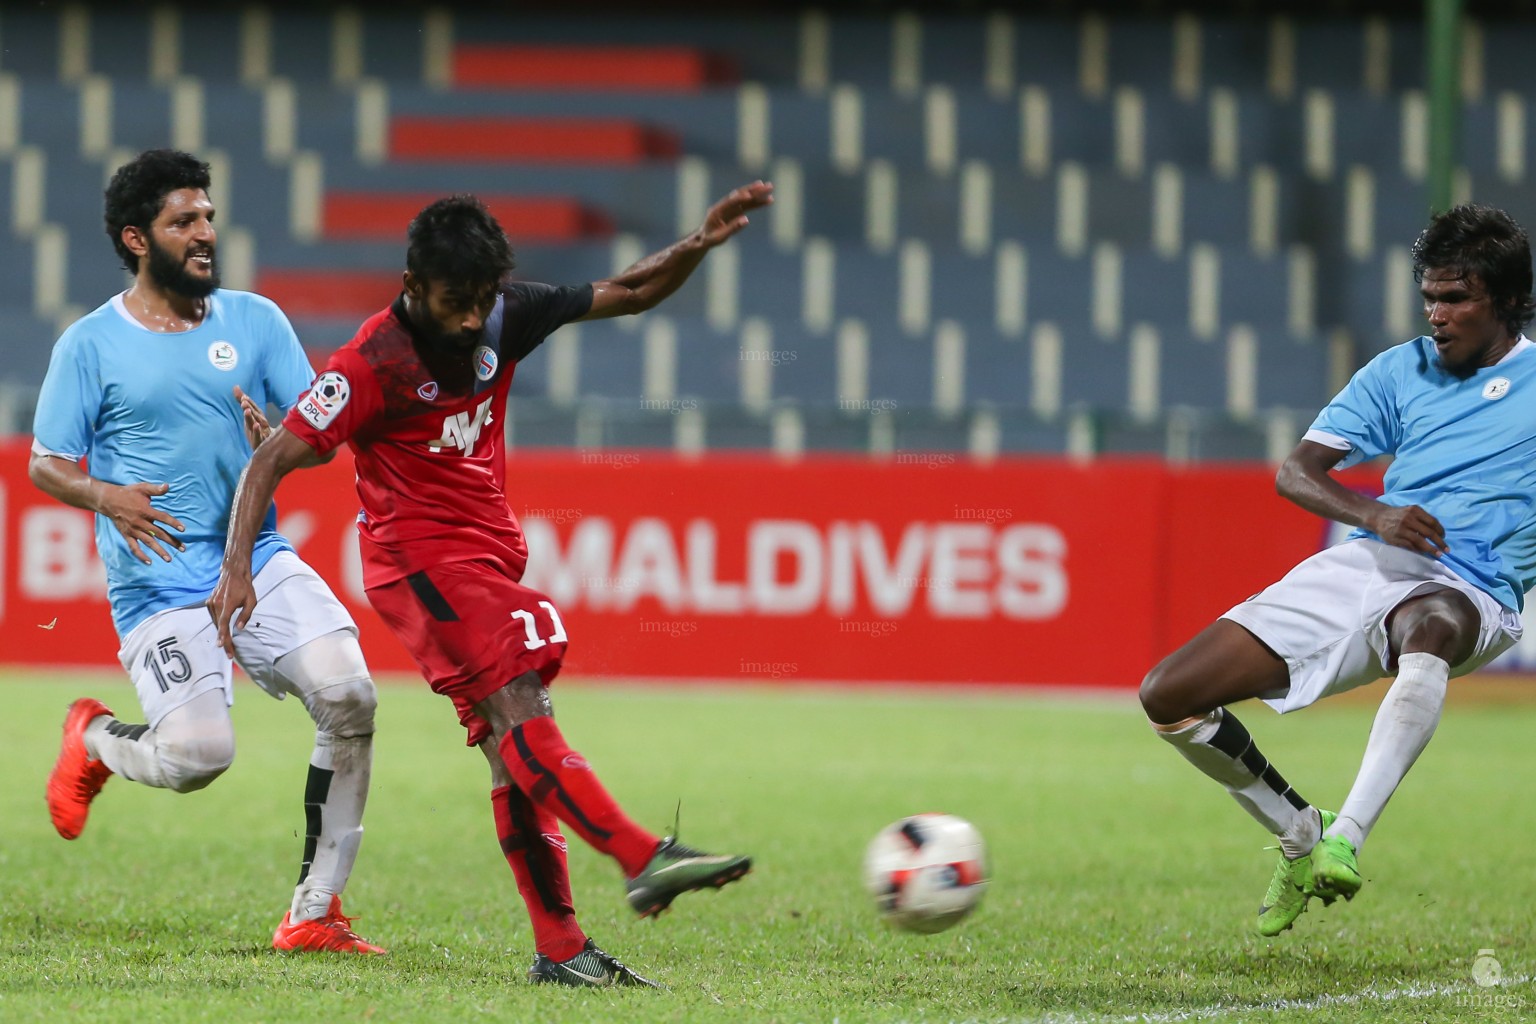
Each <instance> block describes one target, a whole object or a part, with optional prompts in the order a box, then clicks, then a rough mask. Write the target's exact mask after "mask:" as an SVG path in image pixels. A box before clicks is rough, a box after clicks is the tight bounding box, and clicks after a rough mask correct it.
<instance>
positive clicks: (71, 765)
mask: <svg viewBox="0 0 1536 1024" xmlns="http://www.w3.org/2000/svg"><path fill="white" fill-rule="evenodd" d="M111 713H112V709H111V708H109V707H107V706H106V705H105V704H103V703H102V702H101V701H99V700H92V699H91V698H90V697H81V698H80V699H79V700H77V701H75V702H74V703H73V704H71V705H70V706H69V712H68V714H66V715H65V716H64V743H63V745H62V746H61V747H60V748H59V759H58V760H57V761H55V762H54V765H53V773H52V774H51V775H49V776H48V814H49V816H50V817H52V818H53V827H54V828H56V829H58V830H59V835H61V836H63V837H64V838H65V839H75V838H77V837H78V836H79V835H80V833H81V832H84V831H85V819H86V816H87V815H88V814H90V813H91V801H92V800H94V799H96V794H97V793H100V792H101V787H102V786H105V785H106V784H107V780H108V779H110V778H111V777H112V769H111V768H108V767H107V766H106V765H105V764H104V763H102V762H101V761H97V760H93V759H92V758H91V756H90V755H89V754H87V753H86V752H85V727H86V726H88V725H90V724H91V722H92V721H93V720H94V719H96V718H98V717H100V716H102V715H110V714H111Z"/></svg>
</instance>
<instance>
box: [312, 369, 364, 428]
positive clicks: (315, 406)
mask: <svg viewBox="0 0 1536 1024" xmlns="http://www.w3.org/2000/svg"><path fill="white" fill-rule="evenodd" d="M351 397H352V384H351V383H350V382H349V381H348V380H347V378H346V377H343V376H342V375H341V374H339V373H337V372H336V371H335V370H326V371H325V372H324V373H322V374H321V375H320V376H318V377H316V378H315V384H314V387H312V388H310V389H309V394H307V395H305V396H304V400H303V401H301V402H300V403H299V415H300V416H302V417H304V419H305V420H306V421H307V422H308V423H309V425H310V426H312V427H314V428H315V429H316V430H324V429H325V428H326V427H328V426H330V425H331V421H332V420H334V419H335V418H336V415H337V414H338V413H340V412H341V410H343V409H345V408H346V407H347V402H348V400H349V399H351Z"/></svg>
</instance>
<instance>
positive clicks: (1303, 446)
mask: <svg viewBox="0 0 1536 1024" xmlns="http://www.w3.org/2000/svg"><path fill="white" fill-rule="evenodd" d="M1347 454H1349V453H1348V452H1344V451H1340V450H1339V449H1337V448H1330V447H1328V446H1327V445H1325V444H1318V443H1317V442H1315V441H1302V442H1301V443H1300V444H1298V445H1297V446H1296V449H1295V450H1294V451H1293V452H1291V454H1290V455H1289V456H1287V457H1286V460H1285V462H1284V464H1282V465H1281V467H1280V472H1279V473H1278V474H1277V475H1276V477H1275V490H1277V491H1279V492H1280V495H1281V496H1282V497H1284V498H1287V499H1289V500H1291V501H1293V502H1295V503H1296V504H1298V505H1300V506H1301V507H1302V508H1304V509H1306V510H1307V511H1308V512H1312V513H1315V514H1316V515H1320V516H1324V517H1326V518H1328V519H1333V520H1336V521H1337V522H1340V523H1345V524H1346V525H1349V526H1362V527H1364V528H1365V529H1367V530H1370V531H1371V532H1372V533H1374V534H1375V535H1376V536H1378V537H1380V538H1381V539H1382V540H1384V541H1386V542H1387V543H1388V544H1391V545H1393V546H1394V547H1400V548H1407V549H1408V550H1409V551H1417V552H1419V554H1421V555H1428V556H1429V557H1430V558H1438V557H1439V556H1440V555H1442V554H1444V553H1445V551H1446V550H1447V548H1446V546H1445V527H1443V526H1441V525H1440V521H1439V520H1438V519H1436V518H1435V517H1434V516H1432V515H1430V514H1429V513H1428V512H1426V511H1425V510H1424V509H1422V508H1420V507H1419V506H1417V505H1408V506H1397V505H1386V504H1383V503H1382V502H1379V501H1375V500H1373V499H1371V498H1367V497H1366V496H1365V495H1363V494H1360V493H1358V492H1357V491H1353V490H1350V489H1349V488H1348V487H1345V486H1344V485H1343V484H1341V483H1339V482H1338V481H1337V480H1336V479H1334V478H1333V475H1332V474H1331V473H1330V470H1332V469H1333V467H1334V466H1337V465H1338V464H1339V463H1340V462H1342V461H1343V460H1344V456H1345V455H1347Z"/></svg>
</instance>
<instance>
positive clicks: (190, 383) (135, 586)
mask: <svg viewBox="0 0 1536 1024" xmlns="http://www.w3.org/2000/svg"><path fill="white" fill-rule="evenodd" d="M313 377H314V371H313V370H312V369H311V368H310V365H309V360H308V359H307V358H306V357H305V355H304V350H303V348H301V347H300V345H299V339H298V338H297V336H295V335H294V333H293V327H292V326H290V325H289V323H288V319H287V317H285V316H283V313H282V311H281V310H279V309H278V308H277V306H276V305H275V304H274V303H273V302H272V301H271V300H270V299H266V298H263V297H262V296H260V295H253V294H251V293H250V292H237V291H225V290H219V291H216V292H214V293H213V295H212V296H210V301H209V304H208V313H207V316H206V317H205V318H204V320H203V322H202V323H201V324H199V325H198V326H197V327H196V328H194V329H193V330H190V331H182V332H178V333H171V334H163V333H160V332H157V331H151V330H149V329H147V328H145V327H144V326H143V325H141V324H140V323H139V322H138V321H136V320H134V319H133V317H132V316H131V315H130V314H129V313H128V310H127V308H126V307H125V306H124V305H123V297H122V296H121V295H118V296H115V297H113V298H112V299H111V300H110V301H108V302H107V303H105V304H104V305H102V306H101V307H100V308H98V309H96V310H95V311H94V312H92V313H90V314H88V315H86V316H84V317H82V318H81V319H80V320H78V321H76V322H75V323H74V324H72V325H71V326H70V327H69V329H68V330H66V331H65V332H64V334H63V336H61V337H60V338H59V340H58V343H57V344H55V345H54V347H53V355H52V356H51V358H50V359H49V362H48V375H47V377H46V378H44V380H43V388H42V392H41V394H40V395H39V396H38V400H37V416H36V419H35V421H34V423H33V428H32V434H33V450H34V451H37V452H42V453H45V454H51V455H60V456H64V457H66V458H71V459H78V458H85V459H87V460H88V462H89V465H88V467H87V468H88V470H89V472H90V474H91V476H93V477H95V478H96V479H98V480H106V481H108V482H110V483H114V484H135V483H165V484H169V485H170V490H169V491H168V492H167V493H166V494H164V495H162V496H160V497H157V498H154V499H153V504H154V506H155V507H156V508H158V509H160V510H161V511H163V512H168V513H170V514H171V515H173V516H175V517H176V518H177V519H179V520H180V521H181V523H182V525H183V526H185V527H186V532H185V533H182V534H177V533H176V531H175V530H169V529H168V532H170V533H171V534H172V535H173V536H177V537H178V539H180V540H181V541H182V542H183V543H184V544H185V545H186V551H184V552H178V551H174V550H172V551H170V555H171V560H170V561H169V562H162V561H161V560H160V559H159V558H158V557H157V556H155V555H154V553H153V552H151V551H149V550H148V549H147V548H145V549H144V550H145V553H146V554H148V555H150V558H151V563H150V564H149V565H145V564H144V563H143V562H140V561H139V560H138V559H136V558H134V557H133V555H132V554H130V553H129V551H128V542H127V541H126V540H124V539H123V536H122V534H120V533H119V532H118V531H117V527H115V526H113V525H112V522H111V520H109V519H107V518H106V517H104V516H100V515H98V516H97V517H96V549H97V550H98V551H99V552H100V553H101V558H102V561H103V562H105V563H106V567H107V594H108V597H109V598H110V599H111V602H112V622H113V625H114V626H115V627H116V628H117V634H118V636H119V638H121V637H126V636H127V635H128V633H129V632H130V631H131V630H132V629H133V627H134V626H136V625H138V624H139V623H140V622H141V621H143V620H144V619H145V618H147V617H149V616H150V615H153V614H155V613H156V612H160V611H164V610H165V609H167V608H180V607H185V606H187V605H193V604H198V603H201V602H202V601H204V600H206V599H207V597H208V596H209V595H210V594H211V593H213V588H214V585H215V584H216V583H217V582H218V578H219V562H220V560H221V559H222V558H223V556H224V534H225V531H226V529H227V528H228V525H229V507H230V503H231V501H232V500H233V498H234V493H235V484H236V482H237V481H238V480H239V479H240V472H241V470H243V469H244V468H245V465H246V463H247V462H248V461H250V457H251V446H250V443H249V442H248V441H247V440H246V437H245V427H244V423H243V418H242V415H241V411H240V404H239V402H238V401H236V399H235V396H234V387H235V385H237V384H238V385H239V386H240V388H241V390H243V391H244V392H245V393H246V394H248V395H250V396H251V398H253V399H255V401H256V402H257V404H259V405H261V406H262V407H263V408H265V407H266V404H267V403H269V402H270V403H271V404H273V405H276V406H277V407H279V408H280V409H282V410H284V411H285V412H286V411H287V410H288V409H289V408H290V407H291V406H292V405H293V404H294V402H295V401H297V400H298V398H299V396H300V395H301V394H302V393H303V392H304V391H305V390H306V389H308V387H309V386H310V382H311V381H312V379H313ZM276 527H277V513H276V510H275V509H270V510H268V512H267V518H266V521H265V522H264V523H263V524H262V531H261V535H260V536H259V537H258V538H257V539H256V547H255V551H254V557H253V558H252V567H251V568H252V572H253V573H254V572H259V571H260V570H261V567H262V566H263V565H265V564H266V562H267V560H268V559H269V558H271V557H272V556H273V555H274V554H276V553H277V552H279V551H285V550H287V551H291V550H292V547H291V546H290V545H289V544H288V542H287V541H286V540H284V539H283V538H282V537H281V536H279V535H278V533H277V530H276ZM140 547H141V548H143V547H144V545H143V544H142V543H141V544H140ZM167 550H169V549H167Z"/></svg>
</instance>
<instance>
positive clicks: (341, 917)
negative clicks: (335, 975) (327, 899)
mask: <svg viewBox="0 0 1536 1024" xmlns="http://www.w3.org/2000/svg"><path fill="white" fill-rule="evenodd" d="M292 917H293V912H292V911H289V912H288V913H286V914H284V915H283V923H282V924H280V925H278V926H277V933H276V934H275V935H273V936H272V948H273V949H275V950H278V951H279V952H283V953H319V952H327V951H329V952H332V953H388V952H389V950H387V949H385V948H384V947H383V946H375V945H374V944H373V943H371V942H369V941H368V940H367V939H365V938H363V937H362V936H360V935H358V934H357V933H356V932H354V931H353V930H352V919H351V918H350V917H348V916H347V915H345V914H343V913H342V912H341V897H340V896H332V897H331V906H330V909H329V910H327V911H326V914H325V916H324V917H322V918H320V919H319V920H316V921H295V920H293V919H292Z"/></svg>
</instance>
